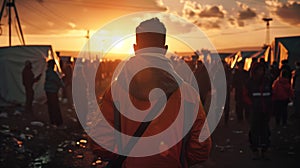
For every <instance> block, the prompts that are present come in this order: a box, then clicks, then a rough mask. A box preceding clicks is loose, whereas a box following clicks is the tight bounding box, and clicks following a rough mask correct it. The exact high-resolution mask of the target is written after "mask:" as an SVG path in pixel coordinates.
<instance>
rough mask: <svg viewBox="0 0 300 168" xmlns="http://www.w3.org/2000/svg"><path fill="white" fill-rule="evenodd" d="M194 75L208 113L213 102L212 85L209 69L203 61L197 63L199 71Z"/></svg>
mask: <svg viewBox="0 0 300 168" xmlns="http://www.w3.org/2000/svg"><path fill="white" fill-rule="evenodd" d="M194 74H195V78H196V80H197V84H198V88H199V93H200V99H201V102H202V103H203V106H204V110H205V112H208V109H209V105H210V101H211V100H210V97H211V96H210V94H211V83H210V79H209V75H208V72H207V69H206V67H205V66H204V64H203V62H202V61H197V69H196V71H195V72H194Z"/></svg>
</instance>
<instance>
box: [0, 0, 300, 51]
mask: <svg viewBox="0 0 300 168" xmlns="http://www.w3.org/2000/svg"><path fill="white" fill-rule="evenodd" d="M15 2H16V6H17V9H18V13H19V17H20V20H21V23H22V27H23V31H24V34H25V41H26V44H51V45H53V46H54V48H55V49H56V50H80V49H81V48H82V47H83V46H84V44H85V42H86V41H87V40H86V38H85V36H86V30H90V32H91V34H92V33H95V32H96V31H97V30H99V29H101V28H102V27H103V26H104V25H106V24H107V23H110V22H111V21H113V20H115V19H117V18H119V17H121V16H124V15H128V14H132V13H135V12H144V13H146V12H147V11H157V12H158V11H160V12H164V14H166V13H171V14H173V15H175V16H177V17H163V18H162V21H163V22H165V23H166V26H167V28H168V33H170V34H172V35H176V37H177V38H179V39H183V40H184V41H185V42H187V43H193V44H197V43H198V41H199V39H201V38H204V37H205V35H207V36H208V38H209V40H210V41H211V42H212V45H214V46H215V47H216V48H233V47H240V46H262V45H263V44H264V43H265V40H266V39H265V34H266V33H265V27H266V25H265V23H264V22H263V21H262V18H263V17H272V18H273V21H272V22H271V24H270V34H271V40H272V39H274V37H281V36H295V35H300V29H299V28H300V0H297V1H287V0H239V1H234V0H193V1H191V0H118V1H108V0H15ZM2 3H3V0H2V1H1V4H2ZM13 16H14V15H13ZM139 16H140V17H137V18H131V20H130V21H128V22H126V21H122V22H120V23H119V24H117V25H115V27H114V32H113V31H111V32H109V30H107V31H108V32H105V31H102V32H101V33H103V34H102V35H103V37H105V38H104V40H103V39H102V40H100V41H98V43H99V44H97V45H96V46H99V45H102V46H105V44H104V43H105V42H107V41H108V40H118V39H120V38H123V37H121V36H122V34H128V33H132V34H133V33H134V27H135V26H137V25H138V23H139V22H140V21H142V19H145V18H150V17H152V16H151V15H149V14H145V15H141V14H140V15H139ZM164 16H167V15H164ZM13 18H14V17H13ZM176 18H177V19H176ZM178 18H180V19H178ZM13 23H14V24H13V27H12V28H13V34H14V36H15V38H14V39H13V45H19V44H20V42H19V40H18V38H17V35H16V31H15V30H16V29H15V23H16V20H15V18H14V19H13ZM1 24H2V26H1V27H2V36H0V45H1V46H7V45H8V38H7V36H8V26H7V11H6V10H5V11H4V13H3V17H2V20H1ZM191 25H195V26H196V27H195V26H191ZM198 28H199V29H198ZM199 30H200V31H202V32H203V33H204V34H203V35H201V37H199V36H198V35H199ZM197 31H198V34H197V33H196V35H195V32H197ZM120 32H123V33H120ZM101 43H103V44H101ZM120 45H122V44H120ZM120 45H119V46H118V47H119V49H120V50H122V46H120ZM130 45H131V46H132V44H130ZM201 48H209V46H205V45H204V44H199V47H198V49H201ZM173 50H176V49H173ZM177 50H178V51H180V49H178V48H177Z"/></svg>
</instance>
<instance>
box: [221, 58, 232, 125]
mask: <svg viewBox="0 0 300 168" xmlns="http://www.w3.org/2000/svg"><path fill="white" fill-rule="evenodd" d="M222 63H223V67H224V71H225V76H226V86H227V94H226V101H225V105H224V119H225V124H228V120H229V112H230V108H229V107H230V106H229V105H230V90H231V81H232V74H231V69H230V67H229V65H228V64H227V63H226V62H225V61H222Z"/></svg>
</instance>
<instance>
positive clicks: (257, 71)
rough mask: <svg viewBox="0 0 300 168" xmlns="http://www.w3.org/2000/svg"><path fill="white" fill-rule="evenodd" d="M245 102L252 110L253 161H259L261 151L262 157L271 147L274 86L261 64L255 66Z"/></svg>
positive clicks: (245, 93) (245, 91)
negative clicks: (270, 125)
mask: <svg viewBox="0 0 300 168" xmlns="http://www.w3.org/2000/svg"><path fill="white" fill-rule="evenodd" d="M243 93H244V100H245V102H246V103H247V104H248V107H249V108H250V110H251V119H250V131H249V141H250V144H251V149H252V152H253V153H254V157H253V159H259V149H261V154H262V157H263V158H265V152H266V151H267V149H268V148H269V146H270V139H269V137H270V134H271V133H270V128H269V120H270V110H271V109H270V107H271V96H272V84H271V83H270V82H269V81H268V79H267V78H265V67H264V65H263V64H261V63H255V64H253V67H252V69H251V75H250V79H249V80H248V82H247V83H246V87H245V88H244V91H243Z"/></svg>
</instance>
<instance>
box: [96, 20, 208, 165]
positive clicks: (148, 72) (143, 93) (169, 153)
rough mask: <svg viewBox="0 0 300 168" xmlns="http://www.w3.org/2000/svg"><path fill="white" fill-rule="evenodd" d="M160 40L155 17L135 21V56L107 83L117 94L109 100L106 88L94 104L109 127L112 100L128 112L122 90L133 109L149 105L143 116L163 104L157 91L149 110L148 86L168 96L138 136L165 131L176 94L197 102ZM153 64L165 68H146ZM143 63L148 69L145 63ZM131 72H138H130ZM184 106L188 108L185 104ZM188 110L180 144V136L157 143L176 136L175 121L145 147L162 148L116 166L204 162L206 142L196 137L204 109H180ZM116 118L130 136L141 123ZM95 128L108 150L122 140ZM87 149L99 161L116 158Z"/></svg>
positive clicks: (160, 25)
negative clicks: (188, 124) (186, 127)
mask: <svg viewBox="0 0 300 168" xmlns="http://www.w3.org/2000/svg"><path fill="white" fill-rule="evenodd" d="M151 30H152V31H151ZM155 30H158V31H159V32H153V31H155ZM165 39H166V28H165V26H164V25H163V23H161V22H160V21H159V20H158V19H157V18H153V19H150V20H146V21H144V22H142V23H140V25H139V26H138V27H137V28H136V44H135V45H134V50H135V56H133V57H131V58H130V59H129V60H128V61H127V62H126V63H125V64H124V66H123V67H122V70H121V72H120V75H119V76H118V78H117V80H116V81H115V82H113V83H112V86H116V88H115V89H116V90H117V94H116V96H117V97H115V98H114V99H113V98H112V95H113V94H114V92H113V91H112V90H111V89H112V88H111V87H110V88H108V90H107V91H106V93H105V94H104V96H103V100H102V103H101V105H100V109H101V112H102V113H103V114H104V116H105V118H106V119H107V121H109V122H110V124H112V125H114V123H115V121H116V119H117V118H114V115H115V114H116V111H115V106H114V102H119V105H120V108H121V109H120V110H121V111H122V112H123V113H128V112H130V111H128V110H129V108H128V107H127V106H126V104H125V103H124V99H126V98H124V95H123V94H122V93H124V92H125V94H126V95H127V94H129V96H130V100H129V101H132V104H134V106H135V107H137V108H139V109H141V110H146V109H147V110H148V108H149V110H150V112H147V114H149V113H151V112H152V111H153V110H152V109H156V108H155V106H156V105H157V104H158V103H163V102H161V101H160V99H161V96H162V95H158V94H157V96H155V97H154V100H153V101H154V108H152V107H151V106H150V101H149V93H150V91H151V90H152V89H154V88H160V89H162V90H163V91H164V93H165V95H166V97H167V99H168V100H167V103H166V104H165V108H164V109H163V111H162V112H161V114H160V115H159V116H158V117H157V118H154V119H153V120H152V121H151V124H150V125H149V127H147V129H146V130H145V131H144V133H143V134H142V136H143V138H144V136H146V137H147V136H153V135H156V134H158V133H161V132H162V131H165V129H167V128H168V127H169V126H170V124H174V123H173V122H174V119H175V118H176V117H177V115H179V114H178V112H179V108H180V99H182V98H183V97H181V96H182V95H181V94H188V95H187V97H185V98H184V99H186V98H188V100H185V101H188V102H189V103H200V104H201V102H200V101H201V100H200V98H199V96H198V93H197V92H196V91H195V90H194V89H193V88H192V86H190V85H189V84H187V83H185V82H183V80H182V79H181V78H180V77H179V76H178V75H177V74H176V73H175V71H174V69H173V67H172V65H171V64H170V60H169V59H167V58H166V57H165V54H166V51H167V47H168V46H167V45H165ZM157 64H160V65H161V66H163V67H165V68H167V69H169V70H168V72H167V71H164V70H162V69H160V68H154V67H151V65H152V66H153V65H157ZM147 65H149V66H150V67H147ZM145 66H146V67H145ZM135 70H139V71H138V72H137V74H135V75H134V72H135ZM131 75H133V78H132V79H131V80H130V81H128V80H129V79H128V76H131ZM177 80H179V82H176V81H177ZM124 86H128V87H129V88H128V89H126V88H125V87H124ZM185 87H186V88H187V89H188V91H186V92H184V93H182V92H181V90H182V89H183V88H185ZM116 90H115V91H116ZM194 96H196V97H194ZM124 104H125V105H124ZM200 106H201V105H200ZM122 107H123V108H122ZM185 108H188V107H187V106H185ZM156 110H157V109H156ZM156 110H155V111H156ZM145 112H146V111H145ZM194 112H196V114H197V118H196V121H195V122H194V124H193V126H192V128H191V130H190V131H189V132H190V134H189V136H188V138H186V141H185V142H186V143H184V142H183V140H182V138H180V141H179V142H178V143H177V142H176V143H175V142H174V143H175V145H172V146H170V144H169V146H168V144H167V143H163V142H166V139H167V141H175V139H177V138H179V137H180V136H181V135H182V131H183V129H184V128H183V125H182V124H183V121H182V122H180V123H181V124H178V125H177V124H175V128H174V129H172V130H171V132H170V135H169V136H167V137H161V138H160V139H159V140H158V141H157V142H156V141H155V142H153V143H154V144H152V145H151V146H149V148H148V149H150V148H151V149H163V148H165V147H168V148H167V149H165V150H164V152H162V151H161V152H160V153H158V154H154V155H151V156H143V157H130V156H128V157H127V158H126V159H125V161H124V162H123V164H121V165H119V167H123V168H127V167H129V168H132V167H143V168H148V167H149V168H150V167H157V168H159V167H160V168H165V167H187V166H188V165H189V166H192V165H196V164H200V163H202V162H203V161H205V160H207V159H208V156H209V153H210V148H211V140H210V138H208V139H206V140H205V141H204V142H199V139H198V138H199V135H200V131H201V129H202V127H203V126H204V125H203V124H204V121H205V118H206V117H205V112H204V110H203V108H202V106H201V107H199V109H196V108H193V107H191V109H190V110H188V111H185V112H184V113H187V114H192V115H193V114H195V113H194ZM119 121H120V123H121V124H120V123H119V124H120V125H121V126H120V130H121V132H122V133H125V134H127V135H130V136H132V135H133V134H134V132H135V131H136V130H137V128H138V127H139V125H140V124H141V122H138V121H133V120H130V119H128V118H127V117H125V116H123V115H122V116H120V120H119ZM101 122H102V121H101ZM143 123H144V122H143ZM99 124H100V125H99V126H101V123H100V122H99ZM100 128H103V127H100ZM205 128H207V129H206V131H208V132H209V130H208V126H207V127H205ZM96 131H97V133H98V134H97V135H98V137H99V138H100V139H104V138H107V141H105V143H106V144H105V145H108V146H109V147H112V148H111V149H114V147H116V142H118V140H121V141H122V139H118V138H116V137H115V136H114V131H110V129H109V128H107V127H105V128H103V129H101V130H96ZM139 140H140V139H139ZM122 142H123V143H124V146H125V145H126V144H127V143H126V141H125V142H124V141H122ZM170 143H171V142H170ZM121 144H122V143H121ZM102 145H104V144H102ZM118 145H120V143H119V144H117V146H118ZM124 146H123V147H122V146H121V149H124V148H125V149H126V147H124ZM93 149H94V152H97V151H98V153H99V156H101V158H103V159H104V160H109V161H110V163H114V162H116V161H115V160H114V158H115V157H116V156H115V154H114V153H113V152H109V151H107V150H105V149H104V148H103V147H101V146H94V147H93ZM118 149H119V148H118ZM138 150H147V149H138ZM125 152H128V151H125ZM182 152H183V153H182Z"/></svg>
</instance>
